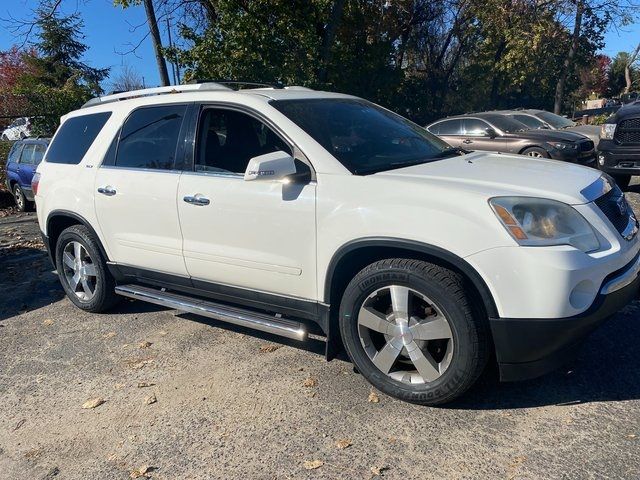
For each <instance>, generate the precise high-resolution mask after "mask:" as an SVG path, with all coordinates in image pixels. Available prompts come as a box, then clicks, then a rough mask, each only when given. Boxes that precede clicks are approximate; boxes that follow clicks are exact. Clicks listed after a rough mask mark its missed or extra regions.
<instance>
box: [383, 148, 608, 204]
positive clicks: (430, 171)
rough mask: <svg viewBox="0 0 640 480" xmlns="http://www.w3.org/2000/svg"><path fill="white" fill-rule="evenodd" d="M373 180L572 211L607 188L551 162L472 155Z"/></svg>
mask: <svg viewBox="0 0 640 480" xmlns="http://www.w3.org/2000/svg"><path fill="white" fill-rule="evenodd" d="M373 176H374V177H378V178H382V177H386V178H387V179H390V180H391V179H394V180H398V181H403V182H423V183H425V184H430V185H433V187H434V188H437V189H444V190H446V192H447V193H451V194H453V195H455V191H456V189H464V190H465V191H467V192H475V193H477V194H478V195H479V196H482V197H485V198H491V197H494V196H502V195H514V196H527V197H539V198H548V199H553V200H558V201H561V202H564V203H568V204H573V205H576V204H582V203H587V202H590V201H592V200H594V199H596V198H598V197H599V196H600V195H602V194H603V193H604V192H605V191H606V190H605V189H606V188H607V185H608V183H607V180H606V179H605V178H604V177H602V176H601V173H600V172H599V171H598V170H594V169H592V168H587V167H582V166H580V165H575V164H571V163H566V162H559V161H556V160H548V159H538V158H532V157H526V156H523V155H505V154H501V153H487V152H472V153H468V154H466V155H460V156H455V157H450V158H444V159H441V160H436V161H432V162H429V163H423V164H420V165H414V166H411V167H405V168H400V169H397V170H388V171H385V172H379V173H376V174H375V175H373Z"/></svg>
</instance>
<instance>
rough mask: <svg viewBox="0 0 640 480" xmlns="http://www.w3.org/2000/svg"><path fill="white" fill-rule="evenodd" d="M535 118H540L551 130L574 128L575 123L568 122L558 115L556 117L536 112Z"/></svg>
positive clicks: (548, 113) (551, 114)
mask: <svg viewBox="0 0 640 480" xmlns="http://www.w3.org/2000/svg"><path fill="white" fill-rule="evenodd" d="M536 117H538V118H541V119H542V120H544V121H545V122H547V123H548V124H549V125H551V126H552V127H553V128H567V127H575V125H576V123H575V122H573V121H571V120H569V119H568V118H564V117H561V116H560V115H556V114H555V113H551V112H538V113H536Z"/></svg>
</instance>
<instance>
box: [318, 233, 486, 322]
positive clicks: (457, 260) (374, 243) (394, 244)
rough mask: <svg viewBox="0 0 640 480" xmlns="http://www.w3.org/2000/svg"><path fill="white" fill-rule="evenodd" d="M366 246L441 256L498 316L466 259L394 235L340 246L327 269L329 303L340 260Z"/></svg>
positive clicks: (479, 279) (326, 297)
mask: <svg viewBox="0 0 640 480" xmlns="http://www.w3.org/2000/svg"><path fill="white" fill-rule="evenodd" d="M365 247H387V248H399V249H404V250H409V251H412V252H418V253H423V254H426V255H430V256H431V257H434V258H439V259H441V260H443V261H445V262H447V263H448V264H450V265H453V266H454V267H455V268H457V269H458V270H460V272H462V273H463V274H464V275H465V276H466V277H467V278H468V279H469V280H470V281H471V282H472V283H473V285H474V286H475V287H476V289H477V290H478V292H479V293H480V297H481V299H482V303H483V304H484V307H485V310H486V312H487V315H489V316H493V317H497V316H498V310H497V308H496V304H495V302H494V300H493V296H492V295H491V292H490V291H489V287H487V284H486V283H485V282H484V280H483V279H482V277H481V276H480V274H479V273H478V272H476V270H475V269H474V268H473V267H472V266H471V265H469V264H468V263H467V262H466V261H465V260H464V259H462V258H461V257H458V256H457V255H454V254H453V253H451V252H449V251H447V250H444V249H442V248H440V247H436V246H433V245H429V244H426V243H421V242H416V241H413V240H404V239H401V238H392V237H369V238H361V239H357V240H352V241H350V242H348V243H346V244H345V245H343V246H342V247H340V248H339V249H338V250H337V251H336V253H335V254H334V255H333V257H332V258H331V261H330V262H329V267H328V269H327V276H326V278H325V285H324V301H325V303H327V304H329V303H330V301H331V299H330V296H331V285H332V283H333V281H334V278H333V277H334V274H335V270H336V267H337V266H338V264H339V263H340V260H341V259H342V258H344V256H345V255H347V254H348V253H351V252H353V251H354V250H358V249H359V248H365Z"/></svg>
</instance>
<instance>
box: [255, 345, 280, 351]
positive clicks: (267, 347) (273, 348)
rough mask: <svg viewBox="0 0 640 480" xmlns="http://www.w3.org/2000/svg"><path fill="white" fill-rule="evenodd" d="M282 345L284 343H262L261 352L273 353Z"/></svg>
mask: <svg viewBox="0 0 640 480" xmlns="http://www.w3.org/2000/svg"><path fill="white" fill-rule="evenodd" d="M280 347H282V345H262V346H261V347H260V353H273V352H275V351H276V350H278V349H279V348H280Z"/></svg>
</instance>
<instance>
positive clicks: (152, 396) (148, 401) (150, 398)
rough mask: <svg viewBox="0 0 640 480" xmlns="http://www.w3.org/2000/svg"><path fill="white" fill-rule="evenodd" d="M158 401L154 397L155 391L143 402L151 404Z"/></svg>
mask: <svg viewBox="0 0 640 480" xmlns="http://www.w3.org/2000/svg"><path fill="white" fill-rule="evenodd" d="M157 401H158V399H157V398H156V395H155V393H153V394H151V395H149V396H148V397H147V398H146V400H145V401H144V403H146V404H147V405H151V404H153V403H156V402H157Z"/></svg>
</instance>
